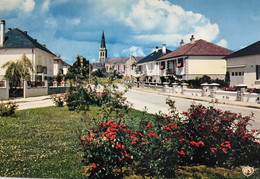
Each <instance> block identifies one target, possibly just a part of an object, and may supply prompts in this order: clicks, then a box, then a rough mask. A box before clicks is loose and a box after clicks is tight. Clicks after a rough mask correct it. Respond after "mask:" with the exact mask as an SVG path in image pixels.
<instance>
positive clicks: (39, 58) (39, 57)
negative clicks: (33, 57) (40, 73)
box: [37, 55, 41, 65]
mask: <svg viewBox="0 0 260 179" xmlns="http://www.w3.org/2000/svg"><path fill="white" fill-rule="evenodd" d="M37 65H41V55H38V63H37Z"/></svg>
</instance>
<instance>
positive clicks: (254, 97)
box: [243, 93, 260, 103]
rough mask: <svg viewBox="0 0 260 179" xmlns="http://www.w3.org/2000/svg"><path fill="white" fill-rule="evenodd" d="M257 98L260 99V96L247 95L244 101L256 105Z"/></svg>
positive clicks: (254, 94) (256, 94)
mask: <svg viewBox="0 0 260 179" xmlns="http://www.w3.org/2000/svg"><path fill="white" fill-rule="evenodd" d="M257 98H260V94H258V93H245V94H244V98H243V101H245V102H251V103H254V102H256V99H257Z"/></svg>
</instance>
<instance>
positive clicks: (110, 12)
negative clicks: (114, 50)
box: [92, 0, 219, 45]
mask: <svg viewBox="0 0 260 179" xmlns="http://www.w3.org/2000/svg"><path fill="white" fill-rule="evenodd" d="M92 1H93V0H92ZM101 1H102V2H101V3H100V2H98V4H96V5H97V8H99V12H104V13H105V15H106V16H108V17H110V18H111V19H113V20H116V21H118V22H120V23H121V24H124V25H125V26H128V27H130V28H131V30H132V33H134V34H135V35H137V36H136V38H135V39H142V40H148V41H154V42H162V40H165V41H167V43H170V44H171V45H174V44H176V42H173V41H176V40H177V41H180V39H184V40H186V41H188V40H189V38H190V36H191V35H192V34H194V35H195V38H196V39H199V38H202V39H205V40H207V41H213V40H215V39H216V37H217V35H218V33H219V28H218V25H217V24H212V23H211V22H210V20H209V19H208V18H206V17H205V16H204V15H202V14H199V13H193V12H192V11H185V10H184V9H183V8H182V7H181V6H178V5H174V4H171V3H170V2H168V1H162V0H131V1H126V0H122V1H118V0H110V1H106V0H101ZM118 7H120V8H118ZM100 8H101V9H100ZM176 38H179V39H176ZM165 43H166V42H165Z"/></svg>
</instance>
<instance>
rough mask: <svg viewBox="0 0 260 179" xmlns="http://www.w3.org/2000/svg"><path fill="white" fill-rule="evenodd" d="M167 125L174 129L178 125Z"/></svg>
mask: <svg viewBox="0 0 260 179" xmlns="http://www.w3.org/2000/svg"><path fill="white" fill-rule="evenodd" d="M168 126H169V127H170V128H171V129H175V128H177V127H178V126H177V125H174V124H168Z"/></svg>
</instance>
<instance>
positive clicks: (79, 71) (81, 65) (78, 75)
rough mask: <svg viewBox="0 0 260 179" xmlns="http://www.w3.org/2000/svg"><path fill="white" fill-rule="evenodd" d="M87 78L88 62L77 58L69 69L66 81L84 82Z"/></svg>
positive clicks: (79, 57) (80, 57) (82, 58)
mask: <svg viewBox="0 0 260 179" xmlns="http://www.w3.org/2000/svg"><path fill="white" fill-rule="evenodd" d="M88 78H89V61H88V60H86V58H84V57H82V56H79V55H78V56H77V57H76V61H75V62H74V63H73V64H72V66H71V67H70V68H69V70H68V73H67V74H66V79H69V80H74V81H84V80H87V79H88Z"/></svg>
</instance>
